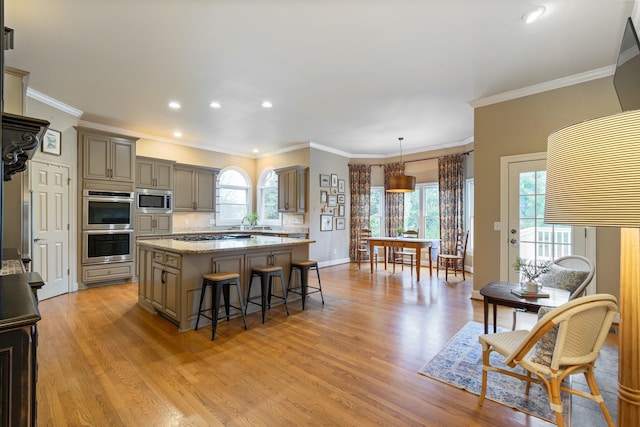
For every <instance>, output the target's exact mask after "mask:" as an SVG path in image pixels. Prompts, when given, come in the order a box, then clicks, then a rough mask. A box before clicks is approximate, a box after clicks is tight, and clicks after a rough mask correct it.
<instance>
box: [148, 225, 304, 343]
mask: <svg viewBox="0 0 640 427" xmlns="http://www.w3.org/2000/svg"><path fill="white" fill-rule="evenodd" d="M314 242H315V241H314V240H309V239H292V238H287V237H271V236H250V237H249V238H220V239H219V240H204V241H181V240H176V239H175V238H174V239H159V240H158V239H156V240H137V241H136V245H137V263H136V266H137V269H136V273H137V275H138V304H140V305H141V306H142V307H144V308H145V309H147V310H149V311H152V312H157V313H158V314H160V315H162V316H163V317H165V318H167V319H169V320H170V321H172V322H173V323H175V324H177V325H178V327H179V328H180V331H187V330H190V329H193V327H194V326H195V323H196V317H197V314H198V303H199V301H200V289H201V287H202V276H203V275H204V274H208V273H214V272H230V273H238V274H240V281H241V287H240V288H241V290H242V295H243V296H244V297H245V298H246V296H247V293H246V292H247V287H248V283H247V279H248V278H249V277H250V274H251V268H252V267H255V266H265V265H273V266H280V267H282V270H283V272H284V277H285V282H287V281H288V280H289V269H290V267H291V261H293V260H301V259H308V258H309V243H314ZM277 282H278V281H277V280H276V281H275V286H274V287H275V289H274V290H273V292H274V293H275V294H278V293H279V292H281V289H280V288H279V286H280V284H279V283H277ZM251 291H252V292H251V297H256V296H259V295H260V286H253V287H252V289H251ZM231 298H232V301H231V303H232V304H236V303H237V301H234V298H236V297H235V296H232V297H231ZM275 301H276V300H274V305H275ZM210 303H211V298H210V296H205V304H206V307H209V306H210ZM203 307H205V306H203ZM258 310H259V308H256V307H251V308H250V309H249V310H248V311H247V313H252V312H254V311H258ZM201 322H202V319H201Z"/></svg>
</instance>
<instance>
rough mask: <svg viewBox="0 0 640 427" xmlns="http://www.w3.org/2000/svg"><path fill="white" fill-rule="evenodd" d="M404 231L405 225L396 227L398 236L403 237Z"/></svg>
mask: <svg viewBox="0 0 640 427" xmlns="http://www.w3.org/2000/svg"><path fill="white" fill-rule="evenodd" d="M402 233H404V227H401V226H398V227H396V236H398V237H402Z"/></svg>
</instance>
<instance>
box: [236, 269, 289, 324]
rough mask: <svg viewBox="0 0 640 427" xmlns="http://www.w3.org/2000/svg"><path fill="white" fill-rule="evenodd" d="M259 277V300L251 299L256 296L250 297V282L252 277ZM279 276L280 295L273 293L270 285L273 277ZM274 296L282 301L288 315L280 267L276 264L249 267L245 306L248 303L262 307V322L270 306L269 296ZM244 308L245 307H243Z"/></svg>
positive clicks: (284, 286) (285, 290)
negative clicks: (249, 273)
mask: <svg viewBox="0 0 640 427" xmlns="http://www.w3.org/2000/svg"><path fill="white" fill-rule="evenodd" d="M254 277H259V278H260V287H261V295H260V300H261V302H256V301H253V300H254V299H257V297H254V298H251V283H253V278H254ZM274 277H279V278H280V284H281V285H282V296H281V297H280V296H278V295H273V293H272V285H273V278H274ZM272 296H275V297H276V298H280V299H282V300H283V301H284V307H285V309H286V310H287V315H289V306H287V289H286V285H285V282H284V275H283V274H282V267H277V266H266V267H253V268H251V275H250V276H249V284H248V285H247V306H248V305H249V303H251V304H255V305H259V306H261V307H262V323H264V321H265V320H266V318H267V307H269V308H271V297H272ZM245 310H246V309H245Z"/></svg>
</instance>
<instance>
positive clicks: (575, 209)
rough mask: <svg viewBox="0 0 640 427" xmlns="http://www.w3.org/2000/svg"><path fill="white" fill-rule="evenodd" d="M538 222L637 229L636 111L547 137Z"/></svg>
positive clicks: (639, 114)
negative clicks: (541, 219)
mask: <svg viewBox="0 0 640 427" xmlns="http://www.w3.org/2000/svg"><path fill="white" fill-rule="evenodd" d="M544 221H545V223H548V224H571V225H584V226H612V227H640V110H633V111H627V112H624V113H620V114H614V115H612V116H607V117H601V118H597V119H593V120H589V121H586V122H582V123H578V124H575V125H572V126H568V127H566V128H564V129H561V130H559V131H557V132H554V133H553V134H551V135H550V136H549V140H548V146H547V187H546V196H545V210H544Z"/></svg>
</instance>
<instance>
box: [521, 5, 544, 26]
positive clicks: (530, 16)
mask: <svg viewBox="0 0 640 427" xmlns="http://www.w3.org/2000/svg"><path fill="white" fill-rule="evenodd" d="M546 10H547V9H545V7H544V6H539V7H537V8H536V9H535V10H532V11H531V12H528V13H525V14H524V15H522V20H523V21H524V22H526V23H527V24H531V23H532V22H533V21H535V20H537V19H538V18H540V17H541V16H542V15H544V12H545V11H546Z"/></svg>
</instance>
